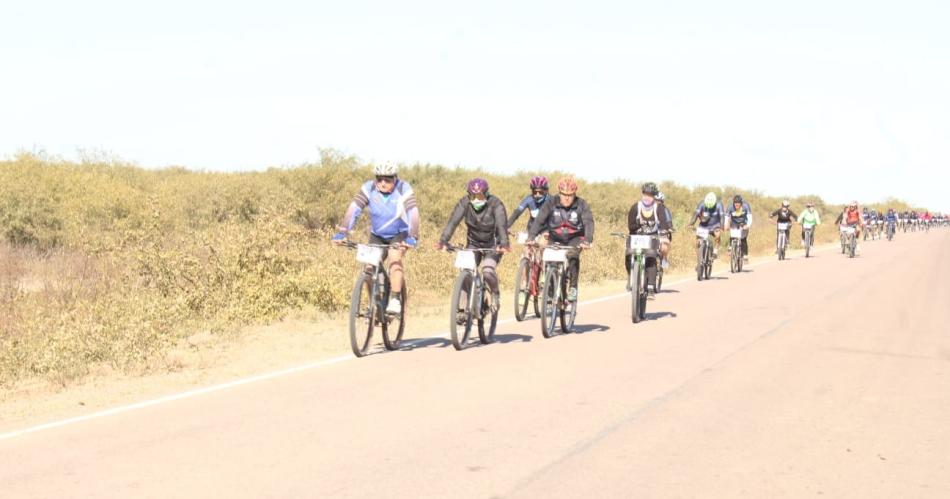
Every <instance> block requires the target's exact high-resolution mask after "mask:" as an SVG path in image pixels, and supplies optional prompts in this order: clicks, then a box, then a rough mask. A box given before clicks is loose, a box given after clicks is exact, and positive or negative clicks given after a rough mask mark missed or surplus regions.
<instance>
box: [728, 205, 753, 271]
mask: <svg viewBox="0 0 950 499" xmlns="http://www.w3.org/2000/svg"><path fill="white" fill-rule="evenodd" d="M732 226H735V227H738V228H742V259H743V260H744V261H746V262H748V261H749V229H750V228H751V227H752V207H751V206H749V203H747V202H745V200H743V199H742V196H740V195H739V194H736V196H735V197H734V198H732V211H730V212H729V216H728V217H726V230H728V229H729V228H730V227H732ZM730 251H732V248H730Z"/></svg>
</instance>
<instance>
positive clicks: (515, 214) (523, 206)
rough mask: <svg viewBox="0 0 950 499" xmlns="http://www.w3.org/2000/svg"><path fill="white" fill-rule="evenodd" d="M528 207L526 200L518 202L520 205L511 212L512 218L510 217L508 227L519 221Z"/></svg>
mask: <svg viewBox="0 0 950 499" xmlns="http://www.w3.org/2000/svg"><path fill="white" fill-rule="evenodd" d="M526 209H528V206H527V205H526V204H525V202H524V201H522V202H521V203H518V207H517V208H515V211H513V212H511V218H509V219H508V227H511V226H513V225H514V224H515V222H517V221H518V218H519V217H521V214H522V213H523V212H524V210H526Z"/></svg>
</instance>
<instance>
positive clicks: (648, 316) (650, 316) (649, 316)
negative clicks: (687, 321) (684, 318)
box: [643, 312, 678, 321]
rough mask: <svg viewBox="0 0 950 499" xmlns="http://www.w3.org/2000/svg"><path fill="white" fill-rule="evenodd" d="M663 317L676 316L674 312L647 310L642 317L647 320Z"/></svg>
mask: <svg viewBox="0 0 950 499" xmlns="http://www.w3.org/2000/svg"><path fill="white" fill-rule="evenodd" d="M664 317H672V318H673V319H675V318H677V317H678V315H676V312H647V313H646V314H645V315H644V316H643V318H644V320H648V321H655V320H657V319H662V318H664Z"/></svg>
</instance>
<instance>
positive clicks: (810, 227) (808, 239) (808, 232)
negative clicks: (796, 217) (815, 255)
mask: <svg viewBox="0 0 950 499" xmlns="http://www.w3.org/2000/svg"><path fill="white" fill-rule="evenodd" d="M802 228H803V229H805V258H808V257H810V256H811V247H812V246H813V245H814V239H815V224H813V223H810V222H803V223H802Z"/></svg>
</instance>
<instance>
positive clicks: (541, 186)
mask: <svg viewBox="0 0 950 499" xmlns="http://www.w3.org/2000/svg"><path fill="white" fill-rule="evenodd" d="M528 188H529V189H531V194H530V195H528V196H526V197H525V198H524V199H522V200H521V202H520V203H518V207H517V208H515V211H513V212H511V217H509V218H508V228H509V229H510V228H511V226H512V225H514V224H515V222H517V221H518V218H519V217H521V214H522V213H523V212H525V211H527V212H528V226H529V227H530V226H531V222H533V221H534V219H535V217H537V216H538V212H539V211H540V210H541V206H542V205H544V202H545V201H547V200H548V178H547V177H544V176H540V175H539V176H536V177H532V178H531V181H530V182H528Z"/></svg>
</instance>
